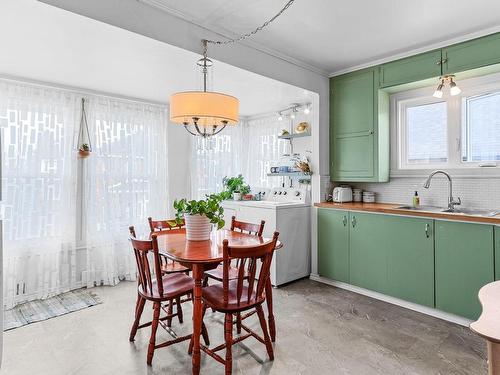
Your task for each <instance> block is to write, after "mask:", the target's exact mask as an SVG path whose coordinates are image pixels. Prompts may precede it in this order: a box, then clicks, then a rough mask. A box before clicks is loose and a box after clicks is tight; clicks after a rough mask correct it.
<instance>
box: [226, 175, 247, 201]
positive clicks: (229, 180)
mask: <svg viewBox="0 0 500 375" xmlns="http://www.w3.org/2000/svg"><path fill="white" fill-rule="evenodd" d="M222 184H223V185H224V191H223V192H222V193H221V195H222V197H223V199H230V198H233V199H234V200H235V201H239V200H240V199H241V196H242V195H246V194H248V193H250V186H249V185H248V184H246V183H245V179H244V178H243V176H242V175H241V174H239V175H238V176H236V177H227V176H226V177H224V179H223V180H222Z"/></svg>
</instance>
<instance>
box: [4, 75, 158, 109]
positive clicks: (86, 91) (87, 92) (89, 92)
mask: <svg viewBox="0 0 500 375" xmlns="http://www.w3.org/2000/svg"><path fill="white" fill-rule="evenodd" d="M0 79H2V80H5V81H13V82H17V83H25V84H31V85H36V86H41V87H47V88H53V89H58V90H63V91H70V92H73V93H76V94H80V95H96V96H104V97H106V98H110V99H120V100H125V101H128V102H133V103H140V104H151V105H158V106H165V107H168V103H167V102H165V103H162V102H157V101H154V100H146V99H140V98H135V97H131V96H125V95H120V94H114V93H109V92H105V91H98V90H92V89H84V88H80V87H76V86H69V85H64V84H58V83H51V82H46V81H40V80H35V79H30V78H25V77H19V76H14V75H9V74H2V73H0Z"/></svg>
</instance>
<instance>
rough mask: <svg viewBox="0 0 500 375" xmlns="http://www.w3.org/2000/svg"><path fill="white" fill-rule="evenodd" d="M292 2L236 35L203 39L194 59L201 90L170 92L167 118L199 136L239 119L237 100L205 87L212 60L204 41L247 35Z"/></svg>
mask: <svg viewBox="0 0 500 375" xmlns="http://www.w3.org/2000/svg"><path fill="white" fill-rule="evenodd" d="M293 2H294V0H289V1H288V2H287V3H286V4H285V6H284V7H283V8H282V9H281V10H280V11H279V12H278V13H277V14H276V15H274V16H273V17H272V18H271V19H269V20H268V21H266V22H264V23H263V24H262V25H261V26H259V27H257V28H256V29H254V30H252V31H251V32H249V33H246V34H243V35H240V36H239V37H237V38H228V39H226V40H222V41H220V40H207V39H203V40H202V45H203V57H202V58H201V59H199V60H198V62H197V65H198V66H200V67H201V69H202V74H203V91H185V92H178V93H175V94H173V95H172V96H171V97H170V121H171V122H173V123H175V124H181V125H184V128H185V129H186V130H187V131H188V132H189V133H190V134H192V135H194V136H199V137H203V138H209V137H212V136H214V135H216V134H219V133H220V132H221V131H222V130H223V129H224V128H225V127H226V126H228V125H236V124H237V123H238V121H239V100H238V99H237V98H235V97H234V96H231V95H227V94H223V93H220V92H213V91H208V90H207V76H208V69H209V68H210V67H211V66H212V65H213V63H212V60H210V59H209V58H208V57H207V55H208V53H207V49H208V48H207V45H208V43H211V44H216V45H226V44H231V43H236V42H240V41H242V40H244V39H247V38H249V37H251V36H253V35H254V34H256V33H257V32H259V31H261V30H262V29H263V28H265V27H267V26H269V25H270V24H271V23H272V22H273V21H274V20H275V19H276V18H278V17H279V16H280V15H281V14H282V13H283V12H284V11H285V10H287V9H288V8H289V7H290V6H291V5H292V4H293Z"/></svg>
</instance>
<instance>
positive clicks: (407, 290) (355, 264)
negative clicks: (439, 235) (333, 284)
mask: <svg viewBox="0 0 500 375" xmlns="http://www.w3.org/2000/svg"><path fill="white" fill-rule="evenodd" d="M350 224H351V228H350V252H351V254H350V256H351V261H350V276H351V283H352V284H354V285H357V286H360V287H363V288H366V289H370V290H374V291H377V292H380V293H384V294H387V295H390V296H393V297H397V298H401V299H404V300H407V301H411V302H414V303H418V304H421V305H426V306H431V307H432V306H434V238H433V231H434V230H433V220H431V219H422V218H410V217H402V216H392V215H378V214H366V213H351V223H350Z"/></svg>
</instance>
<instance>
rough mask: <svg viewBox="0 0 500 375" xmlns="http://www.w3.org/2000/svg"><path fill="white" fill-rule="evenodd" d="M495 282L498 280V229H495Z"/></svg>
mask: <svg viewBox="0 0 500 375" xmlns="http://www.w3.org/2000/svg"><path fill="white" fill-rule="evenodd" d="M495 280H500V227H495Z"/></svg>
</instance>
